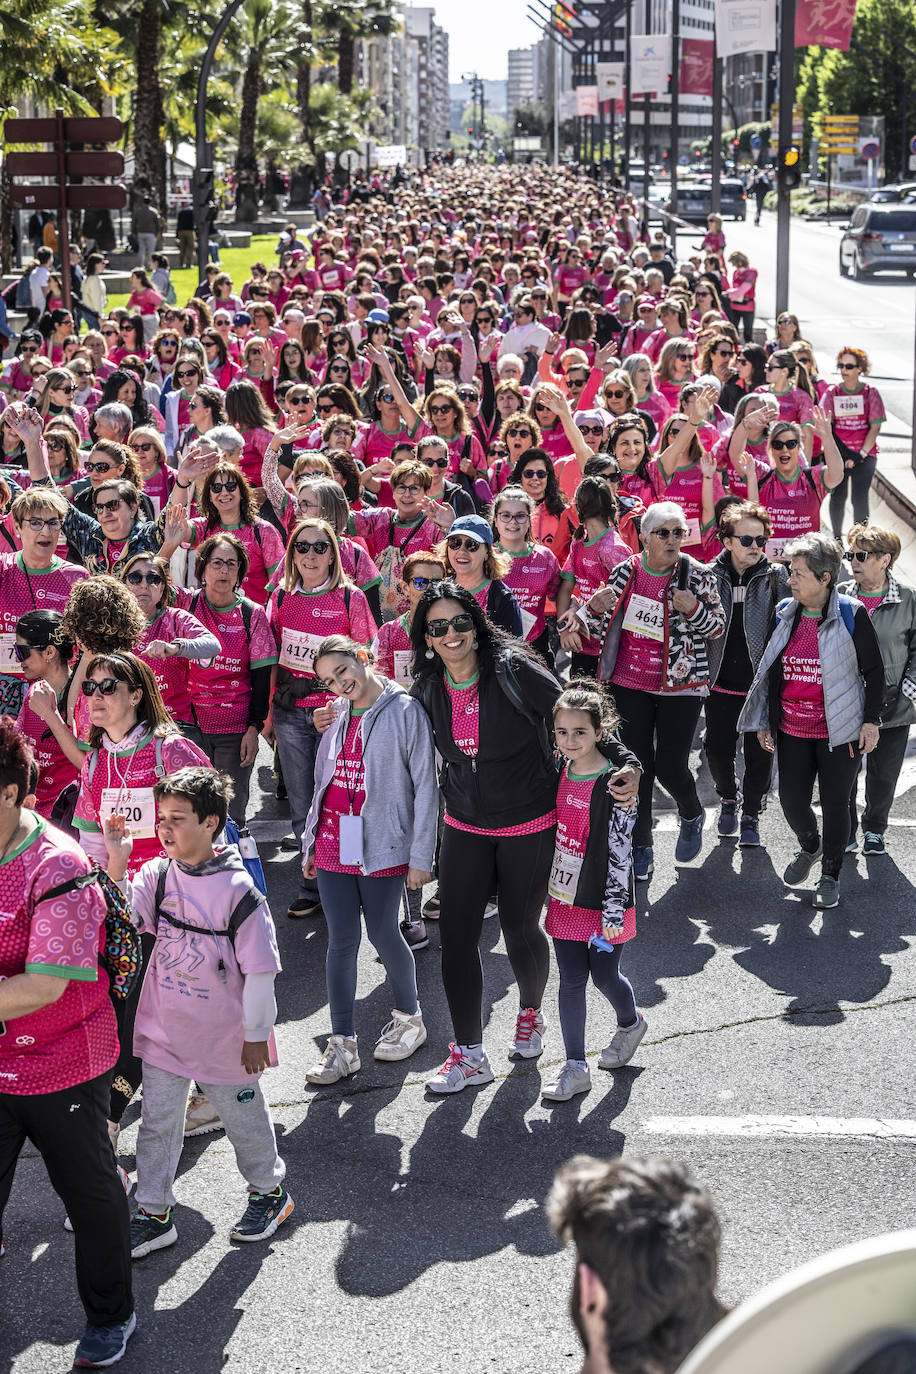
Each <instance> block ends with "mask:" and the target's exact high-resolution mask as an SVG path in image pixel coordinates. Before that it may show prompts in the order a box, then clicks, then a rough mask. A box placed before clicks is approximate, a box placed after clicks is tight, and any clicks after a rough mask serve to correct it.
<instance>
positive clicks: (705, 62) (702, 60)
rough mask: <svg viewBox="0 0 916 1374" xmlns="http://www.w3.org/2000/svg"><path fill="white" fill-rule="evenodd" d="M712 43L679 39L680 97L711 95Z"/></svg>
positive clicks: (706, 39) (696, 39)
mask: <svg viewBox="0 0 916 1374" xmlns="http://www.w3.org/2000/svg"><path fill="white" fill-rule="evenodd" d="M712 63H713V41H712V39H711V38H682V39H681V72H680V92H681V95H712Z"/></svg>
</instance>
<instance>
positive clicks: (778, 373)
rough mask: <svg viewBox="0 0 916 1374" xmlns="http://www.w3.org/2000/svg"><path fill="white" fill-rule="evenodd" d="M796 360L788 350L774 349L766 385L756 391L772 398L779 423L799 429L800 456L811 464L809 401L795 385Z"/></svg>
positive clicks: (812, 438)
mask: <svg viewBox="0 0 916 1374" xmlns="http://www.w3.org/2000/svg"><path fill="white" fill-rule="evenodd" d="M797 375H798V359H797V358H796V357H795V354H794V353H790V352H789V350H788V348H777V349H774V351H773V352H772V353H771V354H770V356H769V358H768V359H767V363H766V378H767V379H766V383H765V385H764V386H762V387H758V388H757V390H758V391H759V392H761V393H767V392H768V393H769V394H770V395H772V396H774V397H775V399H776V401H777V403H778V405H779V418H780V420H787V421H789V422H790V423H791V424H795V425H800V426H801V429H802V433H803V435H804V453H805V457H806V459H807V460H808V461H809V462H810V461H811V454H812V452H813V440H814V433H813V428H812V423H813V422H812V414H811V411H812V405H813V403H812V400H811V397H810V395H809V394H808V392H807V391H803V390H802V388H801V387H800V386H797V385H796V379H797Z"/></svg>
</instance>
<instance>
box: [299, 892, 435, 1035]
mask: <svg viewBox="0 0 916 1374" xmlns="http://www.w3.org/2000/svg"><path fill="white" fill-rule="evenodd" d="M403 891H404V876H403V874H401V875H400V876H398V877H394V878H372V877H368V876H366V875H364V874H356V873H327V872H326V871H325V870H324V869H321V868H319V869H318V892H319V894H320V896H321V905H322V907H323V909H324V915H325V919H326V921H327V923H328V957H327V964H326V973H327V981H328V1002H329V1004H330V1007H331V1034H332V1035H344V1036H347V1037H348V1038H350V1037H352V1036H353V1035H355V1033H356V1023H355V1019H354V1008H355V1003H356V957H357V954H358V953H359V945H360V940H361V939H362V923H361V921H360V908H362V914H363V916H364V917H365V921H366V934H367V935H368V936H369V939H370V940H371V942H372V944H373V946H374V948H375V951H376V953H377V954H378V957H379V958H380V959H381V961H382V964H383V965H384V967H385V972H386V973H387V974H388V977H389V979H390V981H391V987H392V993H393V998H394V1000H393V1003H392V1005H393V1006H395V1007H396V1008H397V1010H398V1011H403V1012H405V1013H406V1014H407V1015H408V1016H415V1015H416V1013H417V1012H418V1011H419V1009H420V1008H419V1003H418V1002H417V970H416V965H415V964H414V960H413V954H412V952H411V949H410V946H409V945H408V944H407V941H406V940H405V939H404V936H403V935H402V934H401V928H400V926H399V925H398V914H399V911H400V906H401V893H402V892H403Z"/></svg>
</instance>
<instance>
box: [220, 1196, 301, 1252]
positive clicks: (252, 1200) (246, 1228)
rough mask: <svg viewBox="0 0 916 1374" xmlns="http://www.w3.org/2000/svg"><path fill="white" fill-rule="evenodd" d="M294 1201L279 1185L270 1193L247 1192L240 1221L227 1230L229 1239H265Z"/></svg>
mask: <svg viewBox="0 0 916 1374" xmlns="http://www.w3.org/2000/svg"><path fill="white" fill-rule="evenodd" d="M294 1205H295V1204H294V1202H293V1200H292V1198H291V1197H290V1195H289V1193H288V1192H287V1191H286V1189H285V1188H284V1187H283V1186H282V1184H281V1185H280V1187H279V1188H277V1189H275V1190H274V1192H272V1193H249V1194H248V1206H247V1207H246V1208H245V1215H244V1216H243V1217H242V1219H241V1221H237V1222H236V1224H235V1225H234V1226H233V1228H232V1230H231V1231H230V1232H229V1237H230V1239H231V1240H266V1239H267V1237H268V1236H272V1235H273V1233H274V1231H276V1229H277V1227H278V1226H279V1225H280V1223H281V1222H284V1221H285V1220H286V1218H287V1217H288V1216H289V1215H290V1213H291V1212H292V1210H293V1207H294Z"/></svg>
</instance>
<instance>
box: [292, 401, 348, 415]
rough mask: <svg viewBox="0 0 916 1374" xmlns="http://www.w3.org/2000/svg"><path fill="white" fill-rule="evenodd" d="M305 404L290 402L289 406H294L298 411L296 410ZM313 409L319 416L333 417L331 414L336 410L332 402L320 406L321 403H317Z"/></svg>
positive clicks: (303, 402) (302, 402)
mask: <svg viewBox="0 0 916 1374" xmlns="http://www.w3.org/2000/svg"><path fill="white" fill-rule="evenodd" d="M306 404H307V402H306V401H290V405H291V406H295V407H296V409H297V410H298V408H299V406H300V405H306ZM315 409H316V411H317V412H318V414H319V415H333V414H334V411H335V410H336V409H337V407H336V405H335V404H334V402H333V401H331V403H330V404H329V405H322V404H321V402H320V401H319V402H318V404H317V406H316V407H315Z"/></svg>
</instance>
